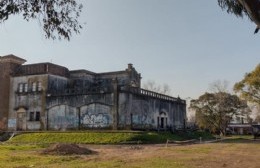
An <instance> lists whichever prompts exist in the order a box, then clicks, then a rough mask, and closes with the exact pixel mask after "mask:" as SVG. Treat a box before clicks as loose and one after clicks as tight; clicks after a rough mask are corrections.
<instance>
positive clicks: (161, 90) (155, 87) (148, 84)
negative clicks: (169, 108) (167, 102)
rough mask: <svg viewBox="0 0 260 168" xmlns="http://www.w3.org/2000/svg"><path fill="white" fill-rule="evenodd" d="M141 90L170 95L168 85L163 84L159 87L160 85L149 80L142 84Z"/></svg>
mask: <svg viewBox="0 0 260 168" xmlns="http://www.w3.org/2000/svg"><path fill="white" fill-rule="evenodd" d="M143 88H144V89H146V90H150V91H153V92H157V93H161V94H167V95H170V94H171V88H170V86H169V85H167V84H163V85H162V86H161V85H158V84H156V83H155V82H154V81H151V80H148V81H147V82H145V83H144V84H143Z"/></svg>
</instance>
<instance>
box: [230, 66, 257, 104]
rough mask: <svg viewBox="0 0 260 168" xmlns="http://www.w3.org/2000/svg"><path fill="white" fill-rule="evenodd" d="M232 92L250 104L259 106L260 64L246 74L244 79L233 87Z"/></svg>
mask: <svg viewBox="0 0 260 168" xmlns="http://www.w3.org/2000/svg"><path fill="white" fill-rule="evenodd" d="M234 91H235V92H236V93H238V94H240V96H241V97H242V98H244V99H246V100H248V101H250V102H252V103H256V104H257V105H258V106H259V105H260V64H258V65H257V66H256V68H255V69H254V70H253V71H252V72H250V73H247V74H246V75H245V77H244V79H243V80H242V81H240V82H238V83H236V84H235V85H234Z"/></svg>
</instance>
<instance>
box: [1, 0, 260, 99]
mask: <svg viewBox="0 0 260 168" xmlns="http://www.w3.org/2000/svg"><path fill="white" fill-rule="evenodd" d="M82 2H83V5H84V9H83V13H82V16H81V22H82V23H84V29H82V30H81V34H80V35H75V36H73V37H72V39H71V41H69V42H67V41H58V40H56V41H53V40H47V39H45V38H44V33H43V31H42V30H41V27H40V25H39V23H38V21H33V22H29V23H28V22H26V21H24V20H22V19H21V17H11V18H10V19H9V20H8V21H6V22H5V23H4V24H1V25H0V55H1V56H3V55H7V54H14V55H16V56H19V57H22V58H24V59H26V60H27V64H31V63H38V62H52V63H55V64H59V65H62V66H66V67H68V68H69V69H70V70H75V69H87V70H90V71H93V72H107V71H118V70H124V69H126V68H127V64H128V63H133V65H134V67H135V68H136V70H137V71H138V72H140V73H141V74H142V77H143V80H142V82H145V81H147V80H153V81H155V82H156V83H158V84H168V85H169V86H170V87H171V90H172V95H173V96H178V95H179V96H180V97H181V98H184V99H185V98H187V97H191V98H197V97H198V96H200V95H201V94H203V93H204V92H205V91H207V90H208V88H209V84H210V83H212V82H214V81H216V80H228V81H229V83H230V87H232V86H233V84H234V83H235V82H238V81H240V80H241V79H242V78H243V76H244V74H245V73H246V72H250V71H252V70H253V69H254V68H255V67H256V65H257V64H258V63H260V52H259V51H260V47H259V46H260V34H256V35H254V34H253V32H254V30H255V25H254V23H252V22H250V21H249V20H248V19H247V18H244V19H241V18H237V17H235V16H234V15H229V14H227V13H226V12H224V11H222V10H221V9H220V8H219V6H218V5H217V0H196V1H192V0H82Z"/></svg>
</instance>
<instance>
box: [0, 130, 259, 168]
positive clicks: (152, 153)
mask: <svg viewBox="0 0 260 168" xmlns="http://www.w3.org/2000/svg"><path fill="white" fill-rule="evenodd" d="M199 137H203V139H207V138H209V135H207V134H204V133H201V132H197V133H193V135H185V136H184V135H181V134H178V135H176V134H175V135H174V134H170V133H157V132H117V133H111V132H99V133H97V132H74V133H67V132H63V133H54V132H45V133H27V134H21V135H18V136H15V137H14V138H13V139H12V140H11V141H7V142H5V143H2V144H0V168H2V167H3V168H29V167H40V168H71V167H72V168H74V167H75V168H80V167H84V168H93V167H96V168H114V167H117V168H146V167H151V168H168V167H169V168H199V167H201V168H204V167H209V168H219V167H228V168H239V167H243V168H244V167H250V168H258V167H259V165H260V159H259V156H260V141H253V140H251V139H252V137H249V136H246V137H245V136H234V137H228V139H226V140H223V141H221V142H219V143H210V144H191V145H176V144H168V145H167V147H166V145H165V142H166V140H167V139H173V140H183V139H187V138H199ZM131 141H142V142H143V144H141V145H140V144H139V145H138V144H135V145H133V144H122V143H121V142H124V143H125V142H131ZM52 143H78V144H81V146H82V147H86V148H88V149H91V150H93V151H95V154H91V155H44V154H41V151H42V150H44V149H45V148H46V147H48V146H49V145H50V144H52ZM151 143H152V144H151ZM158 143H161V144H158Z"/></svg>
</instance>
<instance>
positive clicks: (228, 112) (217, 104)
mask: <svg viewBox="0 0 260 168" xmlns="http://www.w3.org/2000/svg"><path fill="white" fill-rule="evenodd" d="M190 108H192V109H194V110H195V112H196V122H197V124H198V125H199V127H201V128H204V129H205V128H206V129H209V130H210V131H211V132H220V133H222V134H225V130H226V127H227V125H228V124H229V122H230V120H231V119H232V117H234V116H237V115H247V114H248V113H249V111H248V107H247V104H246V102H245V101H242V100H240V99H239V98H238V97H237V96H236V95H231V94H229V93H225V92H218V93H205V94H203V95H201V96H200V97H199V98H198V99H196V100H192V101H191V106H190Z"/></svg>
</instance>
